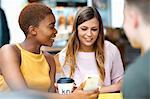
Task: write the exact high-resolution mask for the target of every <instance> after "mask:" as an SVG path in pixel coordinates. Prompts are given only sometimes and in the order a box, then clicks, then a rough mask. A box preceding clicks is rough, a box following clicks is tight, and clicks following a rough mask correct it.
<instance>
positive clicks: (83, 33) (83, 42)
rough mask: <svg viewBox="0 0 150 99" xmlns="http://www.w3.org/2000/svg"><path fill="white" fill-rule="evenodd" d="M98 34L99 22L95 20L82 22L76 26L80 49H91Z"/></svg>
mask: <svg viewBox="0 0 150 99" xmlns="http://www.w3.org/2000/svg"><path fill="white" fill-rule="evenodd" d="M98 34H99V21H98V20H97V19H96V18H92V19H90V20H88V21H85V22H83V23H82V24H80V25H79V26H78V37H79V41H80V47H81V49H82V48H93V45H94V43H95V41H96V39H97V37H98Z"/></svg>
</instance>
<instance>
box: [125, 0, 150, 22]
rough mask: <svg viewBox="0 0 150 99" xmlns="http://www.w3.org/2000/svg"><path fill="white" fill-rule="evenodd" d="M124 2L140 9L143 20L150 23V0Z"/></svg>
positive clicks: (127, 0)
mask: <svg viewBox="0 0 150 99" xmlns="http://www.w3.org/2000/svg"><path fill="white" fill-rule="evenodd" d="M126 3H127V5H128V6H132V7H135V8H136V9H137V10H138V11H140V13H141V15H142V16H143V20H144V21H145V22H146V23H150V0H126Z"/></svg>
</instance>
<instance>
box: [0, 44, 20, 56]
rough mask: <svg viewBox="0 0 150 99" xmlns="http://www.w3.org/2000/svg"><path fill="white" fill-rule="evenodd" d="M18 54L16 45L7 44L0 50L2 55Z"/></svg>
mask: <svg viewBox="0 0 150 99" xmlns="http://www.w3.org/2000/svg"><path fill="white" fill-rule="evenodd" d="M17 52H18V48H17V47H16V45H15V44H6V45H4V46H2V47H1V48H0V53H1V54H8V53H9V54H11V53H12V54H13V53H17Z"/></svg>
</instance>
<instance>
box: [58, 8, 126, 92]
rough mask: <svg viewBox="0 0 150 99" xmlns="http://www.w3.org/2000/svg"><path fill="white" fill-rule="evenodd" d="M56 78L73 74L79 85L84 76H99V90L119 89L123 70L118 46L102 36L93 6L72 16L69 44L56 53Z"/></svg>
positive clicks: (97, 13) (110, 90)
mask: <svg viewBox="0 0 150 99" xmlns="http://www.w3.org/2000/svg"><path fill="white" fill-rule="evenodd" d="M55 60H56V67H57V68H56V70H57V74H56V79H58V78H60V77H62V76H68V77H72V78H73V79H74V80H75V83H76V85H77V87H78V86H80V84H82V83H83V82H84V81H85V80H86V78H87V76H88V75H89V76H90V75H97V76H99V78H100V81H99V85H100V86H102V87H101V88H100V90H99V91H100V93H105V92H115V91H120V88H121V81H122V78H123V74H124V70H123V64H122V60H121V57H120V53H119V50H118V49H117V47H116V46H115V45H113V44H112V43H110V42H109V41H105V40H104V32H103V23H102V19H101V16H100V14H99V12H98V11H97V9H96V8H93V7H84V8H81V9H80V10H79V11H78V12H77V14H76V17H75V20H74V25H73V31H72V36H71V37H70V39H69V42H68V45H67V47H66V48H64V49H63V50H62V51H61V52H60V53H58V54H57V55H56V56H55Z"/></svg>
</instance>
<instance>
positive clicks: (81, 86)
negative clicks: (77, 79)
mask: <svg viewBox="0 0 150 99" xmlns="http://www.w3.org/2000/svg"><path fill="white" fill-rule="evenodd" d="M85 83H86V81H85V82H83V83H81V85H80V86H79V87H78V88H77V89H79V90H83V88H84V86H85Z"/></svg>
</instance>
